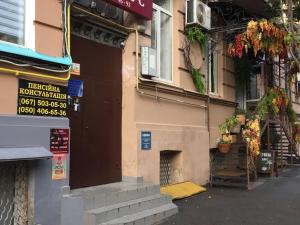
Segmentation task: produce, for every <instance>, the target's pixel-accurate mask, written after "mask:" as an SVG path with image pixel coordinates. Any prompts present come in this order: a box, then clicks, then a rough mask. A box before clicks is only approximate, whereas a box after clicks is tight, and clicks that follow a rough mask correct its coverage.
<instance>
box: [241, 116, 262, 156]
mask: <svg viewBox="0 0 300 225" xmlns="http://www.w3.org/2000/svg"><path fill="white" fill-rule="evenodd" d="M243 139H244V140H245V142H246V143H247V144H248V146H249V152H250V154H251V155H252V156H254V157H256V156H258V155H259V153H260V119H259V118H258V117H255V118H253V119H250V120H248V121H247V123H246V125H245V128H244V129H243Z"/></svg>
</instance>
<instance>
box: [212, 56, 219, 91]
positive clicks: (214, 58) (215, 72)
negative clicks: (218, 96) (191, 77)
mask: <svg viewBox="0 0 300 225" xmlns="http://www.w3.org/2000/svg"><path fill="white" fill-rule="evenodd" d="M210 67H211V68H210V92H212V93H217V92H218V53H217V52H213V53H212V55H211V63H210Z"/></svg>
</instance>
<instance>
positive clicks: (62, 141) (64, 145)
mask: <svg viewBox="0 0 300 225" xmlns="http://www.w3.org/2000/svg"><path fill="white" fill-rule="evenodd" d="M50 151H51V152H52V153H53V154H65V153H68V152H69V129H51V130H50Z"/></svg>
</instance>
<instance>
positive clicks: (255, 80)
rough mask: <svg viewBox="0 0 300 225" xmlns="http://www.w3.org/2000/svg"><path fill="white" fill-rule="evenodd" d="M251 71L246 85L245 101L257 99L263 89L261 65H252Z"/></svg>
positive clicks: (262, 93)
mask: <svg viewBox="0 0 300 225" xmlns="http://www.w3.org/2000/svg"><path fill="white" fill-rule="evenodd" d="M253 67H254V69H253V73H251V76H250V79H249V81H248V82H247V86H246V97H247V101H249V102H250V101H259V100H260V99H261V98H262V97H263V95H264V93H265V91H264V76H263V70H262V67H263V65H260V64H258V65H255V66H253Z"/></svg>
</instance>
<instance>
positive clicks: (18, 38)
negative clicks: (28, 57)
mask: <svg viewBox="0 0 300 225" xmlns="http://www.w3.org/2000/svg"><path fill="white" fill-rule="evenodd" d="M24 23H25V0H11V1H0V40H2V41H7V42H11V43H15V44H20V45H24Z"/></svg>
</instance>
